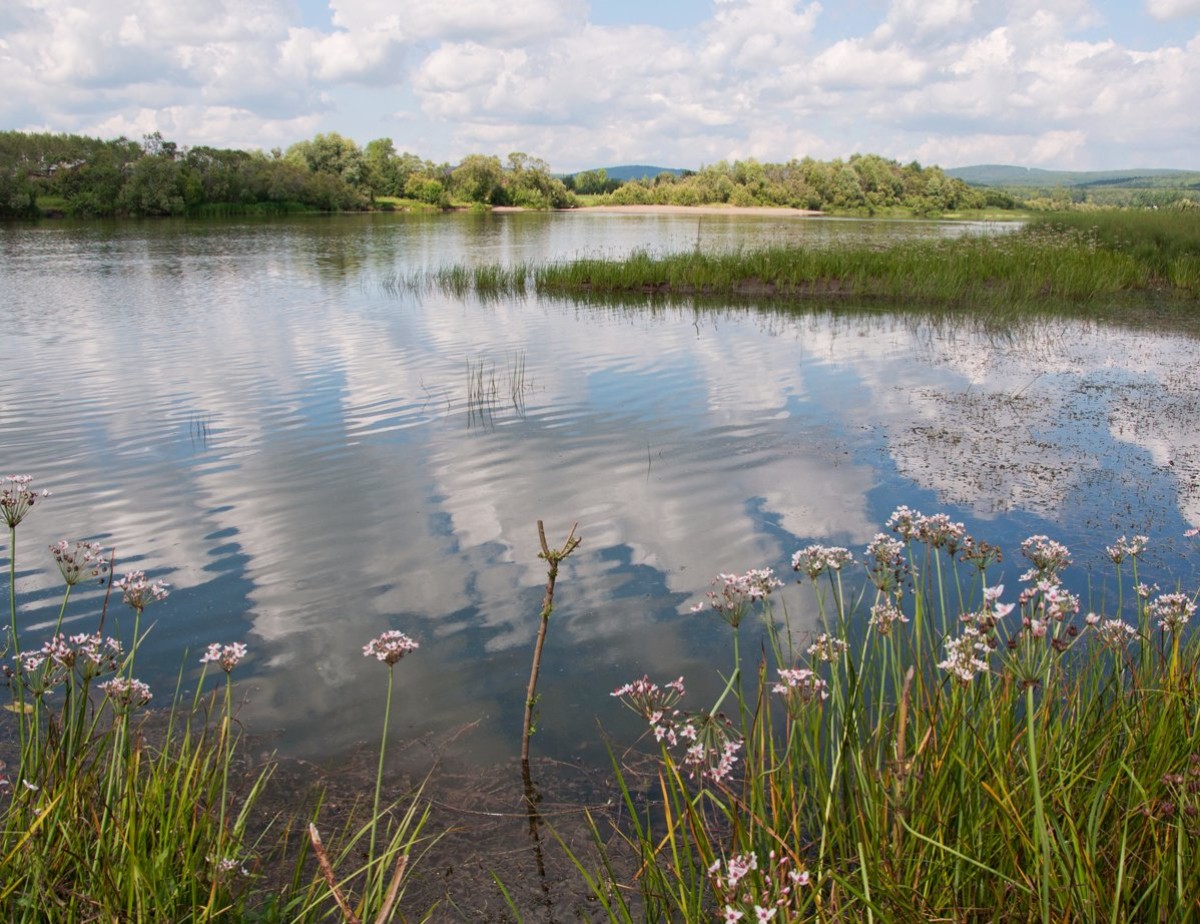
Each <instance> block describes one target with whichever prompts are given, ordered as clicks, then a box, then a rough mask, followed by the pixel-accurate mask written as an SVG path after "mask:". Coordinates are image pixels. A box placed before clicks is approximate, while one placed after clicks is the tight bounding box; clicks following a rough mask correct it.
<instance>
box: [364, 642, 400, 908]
mask: <svg viewBox="0 0 1200 924" xmlns="http://www.w3.org/2000/svg"><path fill="white" fill-rule="evenodd" d="M393 667H394V665H391V664H389V665H388V688H387V702H386V704H385V705H384V707H383V735H382V737H381V739H380V742H379V768H378V769H377V770H376V771H375V802H374V804H373V805H372V807H371V842H370V843H369V844H368V845H367V888H366V889H365V890H364V891H365V892H366V893H370V890H371V889H370V887H371V879H372V877H373V876H374V875H375V869H374V867H375V826H376V823H377V822H378V820H379V794H380V792H381V791H382V789H383V758H384V755H385V754H386V753H387V735H388V725H389V723H390V721H391V715H392V671H393Z"/></svg>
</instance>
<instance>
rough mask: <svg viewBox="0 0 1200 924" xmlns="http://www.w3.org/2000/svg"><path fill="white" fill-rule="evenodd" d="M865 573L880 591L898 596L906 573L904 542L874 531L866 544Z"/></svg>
mask: <svg viewBox="0 0 1200 924" xmlns="http://www.w3.org/2000/svg"><path fill="white" fill-rule="evenodd" d="M866 566H867V575H868V577H870V579H871V583H872V584H874V585H875V587H876V589H877V590H879V591H880V593H885V594H891V595H893V596H899V595H900V593H901V592H902V590H903V581H904V577H905V575H906V574H907V573H908V563H907V562H906V561H905V560H904V543H903V542H901V541H900V540H899V539H893V538H892V537H891V536H889V535H887V534H886V533H876V534H875V538H874V539H872V540H871V541H870V542H869V543H868V544H867V552H866Z"/></svg>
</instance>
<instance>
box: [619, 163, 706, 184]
mask: <svg viewBox="0 0 1200 924" xmlns="http://www.w3.org/2000/svg"><path fill="white" fill-rule="evenodd" d="M604 172H605V173H607V174H608V178H609V179H610V180H621V181H622V182H624V181H625V180H641V179H653V178H654V177H656V176H658V175H659V174H660V173H673V174H675V175H676V176H680V175H682V174H684V173H686V172H687V171H685V170H681V169H679V168H678V167H651V166H649V165H647V164H622V165H620V166H619V167H605V168H604Z"/></svg>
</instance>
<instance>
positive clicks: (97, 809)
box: [0, 476, 428, 924]
mask: <svg viewBox="0 0 1200 924" xmlns="http://www.w3.org/2000/svg"><path fill="white" fill-rule="evenodd" d="M31 481H32V479H30V478H29V477H28V476H7V477H2V478H0V515H2V516H3V519H4V521H5V523H6V525H7V526H8V538H9V594H8V599H9V619H8V623H9V624H8V626H7V632H6V635H7V640H6V645H5V647H4V650H3V652H2V655H3V656H4V659H5V660H4V664H5V675H6V678H7V683H8V685H9V687H10V689H11V691H12V702H11V704H10V705H9V709H8V710H6V712H5V713H4V715H5V716H8V717H10V718H11V721H12V722H13V723H14V724H15V725H16V734H15V735H14V737H15V738H16V739H17V740H16V742H15V747H16V754H15V755H12V759H13V763H12V764H11V765H8V766H6V765H5V764H3V763H0V909H3V910H4V912H5V914H4V915H3V917H4V919H5V920H6V921H9V922H44V921H55V922H59V921H61V922H68V924H70V922H77V921H78V922H83V921H123V922H125V921H127V922H160V921H171V922H202V921H243V920H247V919H250V920H260V921H279V922H315V921H322V920H329V919H331V918H333V919H340V920H345V921H357V920H377V921H382V920H389V919H390V918H391V915H392V911H393V909H394V908H395V907H396V906H397V903H398V902H399V901H400V900H401V899H402V897H403V891H404V885H405V882H406V878H407V874H408V872H409V871H410V869H411V864H410V860H411V861H413V862H414V863H415V861H416V859H417V856H418V855H419V853H420V852H421V851H422V850H423V849H424V846H423V843H424V841H426V840H427V839H426V838H424V837H423V835H422V829H423V827H424V825H425V823H426V821H427V819H428V809H427V807H424V806H422V802H421V799H420V795H419V793H418V794H417V795H416V796H414V797H413V798H411V799H410V800H408V805H407V807H406V808H405V809H404V810H403V811H400V810H399V805H398V804H397V805H390V804H389V805H385V804H383V803H382V802H381V799H380V792H381V789H380V786H381V782H382V777H383V755H384V751H385V749H386V745H387V718H388V716H389V714H390V706H391V696H392V685H391V673H390V668H391V667H392V665H394V664H395V662H396V661H398V660H399V657H400V655H402V654H403V653H404V652H406V651H409V650H412V649H413V648H415V647H416V644H415V643H413V642H412V641H411V640H409V639H407V637H403V636H401V634H400V633H395V632H390V633H384V635H382V636H380V637H379V639H376V640H375V641H373V642H372V643H371V644H370V645H368V646H367V649H365V650H364V654H366V655H368V656H374V657H378V658H379V659H380V660H383V661H385V662H386V663H387V664H388V667H389V683H388V696H387V700H386V707H385V711H384V716H385V724H384V734H383V737H382V739H381V743H380V764H379V771H378V774H377V777H376V782H375V791H374V801H373V803H372V804H371V810H370V813H369V816H368V817H367V820H366V822H365V823H362V824H359V825H357V826H354V825H351V824H349V823H348V824H347V826H346V827H345V829H344V830H342V831H341V832H340V834H339V836H338V837H337V839H336V842H335V843H334V844H332V845H331V847H330V849H329V850H328V851H327V850H325V848H324V847H323V845H321V844H320V843H319V838H318V837H317V836H316V835H315V828H313V831H314V835H313V838H312V842H313V849H314V851H315V852H316V853H317V854H318V858H319V859H320V860H321V861H322V863H321V865H320V866H319V867H318V865H317V864H315V863H314V862H312V858H311V857H310V856H309V854H308V852H307V850H303V849H301V850H294V849H293V850H291V851H290V852H289V851H288V850H286V849H285V847H284V844H285V841H286V839H287V838H288V836H289V834H288V832H289V831H290V830H291V829H292V828H293V827H296V826H298V825H299V824H300V819H299V817H286V816H285V817H278V818H274V819H272V818H267V817H263V815H262V812H261V810H260V809H259V802H260V799H261V797H262V796H263V793H264V790H265V788H266V787H267V785H268V783H269V781H270V778H271V775H272V773H273V769H274V767H273V764H272V763H270V762H268V764H267V765H266V766H265V767H264V768H263V769H261V770H259V771H257V772H250V773H249V774H247V773H245V772H244V771H243V770H242V769H241V767H242V764H243V763H244V761H243V759H242V758H241V756H240V753H239V752H240V747H241V736H240V734H239V732H238V725H237V723H236V720H235V705H234V694H233V689H234V684H233V672H234V669H235V668H236V666H237V664H238V663H239V662H240V661H241V660H242V658H244V657H245V656H246V653H247V651H246V647H245V646H244V645H242V644H240V643H231V644H225V645H221V644H213V645H210V646H209V647H208V649H207V651H206V652H205V654H204V655H203V656H202V657H201V658H200V663H201V664H202V665H204V668H205V670H208V668H209V667H210V666H213V665H215V666H216V667H218V668H220V670H221V671H223V673H224V678H223V682H222V683H220V684H218V685H217V686H215V687H213V688H212V689H210V690H209V691H208V692H207V693H206V692H205V691H204V687H205V683H204V680H205V677H204V675H203V674H202V675H201V678H200V682H199V683H198V684H197V687H196V692H195V694H194V695H193V696H192V697H191V698H190V699H186V698H184V697H182V696H181V694H180V686H179V684H177V686H176V689H175V693H174V695H173V696H172V697H171V701H170V703H169V704H168V705H167V706H166V708H165V709H158V710H149V708H148V706H149V703H150V702H151V700H152V698H153V694H152V693H151V691H150V689H149V687H148V686H147V685H146V684H144V683H142V682H141V681H140V680H138V679H137V678H136V677H135V676H134V667H135V659H136V654H137V651H138V647H139V646H140V644H141V642H142V640H143V638H144V634H142V633H141V630H140V621H141V617H142V612H143V610H144V609H145V608H146V607H148V606H151V605H157V604H158V603H159V602H161V601H162V600H163V599H165V598H166V597H167V594H168V590H167V587H166V585H164V584H162V583H161V582H158V581H151V580H149V579H147V578H146V576H145V575H143V574H142V573H141V572H131V573H130V574H127V575H125V577H123V578H121V579H120V580H116V581H111V582H109V592H111V591H113V590H115V591H119V595H120V599H121V601H122V602H123V603H124V604H127V605H128V606H129V607H130V608H132V609H133V611H134V618H133V631H132V633H131V634H130V635H129V636H128V637H127V638H124V639H120V638H119V637H117V635H118V634H117V633H114V634H113V635H105V626H106V616H108V612H107V611H108V602H109V598H108V596H107V595H106V596H105V598H104V604H103V606H102V607H101V610H100V612H99V613H98V614H97V619H96V628H95V631H93V632H81V633H77V634H74V635H64V634H62V633H60V632H59V628H60V627H61V624H62V621H63V617H64V615H65V613H66V611H67V608H68V604H69V602H70V598H71V591H72V588H73V587H74V586H75V585H77V584H79V583H80V582H82V581H90V580H96V579H99V580H100V581H102V582H105V581H108V580H109V578H110V577H111V567H112V555H111V554H109V555H108V556H107V557H106V555H105V553H104V551H103V550H102V549H100V547H99V546H98V545H96V544H95V543H91V542H78V543H75V544H73V545H72V544H70V543H67V542H61V543H58V544H56V545H55V546H52V547H51V553H52V554H53V556H54V559H55V561H56V562H57V564H58V566H59V570H60V571H61V573H62V576H63V579H64V582H65V585H66V588H65V591H64V594H63V600H62V605H61V607H60V610H59V617H58V620H57V623H56V625H55V628H54V631H53V632H52V634H51V636H50V637H49V638H48V639H44V640H42V639H34V640H31V639H28V638H25V637H23V635H24V633H23V632H22V622H23V619H22V618H21V617H22V615H23V614H22V613H21V611H20V609H19V607H18V606H17V597H16V589H15V576H16V573H17V571H16V548H17V535H18V528H19V525H20V523H21V522H22V521H23V520H24V519H25V518H26V517H27V516H28V515H30V514H31V513H32V512H33V511H34V509H35V507H36V508H40V506H41V504H42V503H43V499H44V498H45V497H47V496H48V494H47V493H46V492H38V491H34V490H33V489H32V487H31V484H30V483H31ZM117 622H118V620H116V618H115V617H110V618H109V619H108V623H107V624H108V625H109V626H110V627H111V626H113V625H114V624H116V623H117ZM109 631H112V629H111V628H110V629H109ZM182 676H183V674H182V671H181V673H180V680H182ZM6 756H9V755H6ZM4 771H7V772H4ZM293 840H294V839H293ZM363 856H365V857H366V858H367V859H366V862H365V863H364V862H362V860H361V859H360V858H361V857H363ZM331 858H332V859H331ZM288 864H291V872H290V873H288V872H287V867H288ZM335 866H336V867H337V869H338V872H336V873H335V872H334V871H333V870H334V867H335ZM346 909H349V911H350V914H349V915H347V914H346V913H345V911H346Z"/></svg>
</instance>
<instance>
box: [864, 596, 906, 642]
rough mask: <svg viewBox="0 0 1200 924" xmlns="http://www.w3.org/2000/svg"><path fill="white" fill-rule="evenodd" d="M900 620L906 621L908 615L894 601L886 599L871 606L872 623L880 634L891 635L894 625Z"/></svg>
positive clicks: (900, 621) (901, 621)
mask: <svg viewBox="0 0 1200 924" xmlns="http://www.w3.org/2000/svg"><path fill="white" fill-rule="evenodd" d="M898 622H899V623H906V622H908V617H907V616H905V615H904V612H903V610H901V609H900V607H898V606H896V605H895V604H894V603H891V602H890V601H887V600H884V601H881V602H880V603H876V604H875V605H874V606H873V607H871V625H872V626H874V627H875V631H876V632H878V633H879V634H880V635H891V634H892V626H893V625H895V624H896V623H898Z"/></svg>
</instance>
